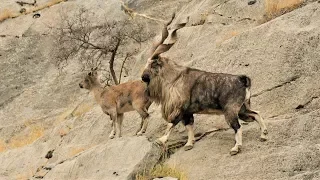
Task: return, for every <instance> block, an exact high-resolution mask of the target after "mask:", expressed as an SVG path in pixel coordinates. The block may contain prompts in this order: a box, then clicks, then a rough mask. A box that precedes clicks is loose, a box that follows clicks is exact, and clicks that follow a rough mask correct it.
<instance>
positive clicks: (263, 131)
mask: <svg viewBox="0 0 320 180" xmlns="http://www.w3.org/2000/svg"><path fill="white" fill-rule="evenodd" d="M249 111H250V112H248V113H247V114H248V116H250V117H253V118H254V120H255V121H257V123H258V124H259V126H260V131H261V135H260V140H261V141H266V140H268V137H267V134H268V130H267V127H266V125H265V123H264V120H263V118H262V117H261V116H260V114H259V112H257V111H253V110H249Z"/></svg>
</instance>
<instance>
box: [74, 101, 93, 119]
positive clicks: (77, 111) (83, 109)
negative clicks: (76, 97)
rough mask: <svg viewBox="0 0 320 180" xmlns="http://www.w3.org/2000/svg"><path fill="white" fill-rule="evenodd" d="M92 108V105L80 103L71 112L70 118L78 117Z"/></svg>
mask: <svg viewBox="0 0 320 180" xmlns="http://www.w3.org/2000/svg"><path fill="white" fill-rule="evenodd" d="M92 108H93V104H92V103H81V104H80V105H79V106H78V107H77V108H76V109H75V110H74V111H73V112H72V116H75V117H79V116H81V115H83V114H85V113H86V112H88V111H90V110H91V109H92Z"/></svg>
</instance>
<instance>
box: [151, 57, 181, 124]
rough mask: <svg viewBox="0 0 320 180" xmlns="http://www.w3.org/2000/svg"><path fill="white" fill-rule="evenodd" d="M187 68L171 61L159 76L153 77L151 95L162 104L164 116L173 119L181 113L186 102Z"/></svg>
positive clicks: (156, 101) (168, 119)
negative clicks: (185, 74)
mask: <svg viewBox="0 0 320 180" xmlns="http://www.w3.org/2000/svg"><path fill="white" fill-rule="evenodd" d="M186 69H187V68H186V67H184V66H181V65H178V64H176V63H175V62H170V64H169V63H168V64H166V66H164V67H163V68H162V70H161V71H162V72H160V75H158V76H157V77H154V78H153V79H151V81H150V84H149V93H150V97H151V98H152V99H153V101H154V102H155V103H157V104H161V107H162V116H163V117H164V118H165V119H166V120H167V121H169V122H170V121H172V120H173V119H174V118H176V116H178V115H179V114H180V110H181V108H182V106H183V104H184V103H185V101H186V100H187V99H186V97H187V96H186V95H185V91H184V77H183V76H184V72H185V70H186Z"/></svg>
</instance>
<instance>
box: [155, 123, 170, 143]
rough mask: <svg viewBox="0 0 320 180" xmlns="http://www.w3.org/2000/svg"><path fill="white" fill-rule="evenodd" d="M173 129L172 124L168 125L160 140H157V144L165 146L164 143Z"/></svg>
mask: <svg viewBox="0 0 320 180" xmlns="http://www.w3.org/2000/svg"><path fill="white" fill-rule="evenodd" d="M173 127H174V124H173V123H168V125H167V129H166V131H165V133H164V135H163V136H162V137H160V138H159V139H158V140H157V142H159V143H161V144H165V143H166V142H167V141H168V138H169V135H170V133H171V131H172V129H173Z"/></svg>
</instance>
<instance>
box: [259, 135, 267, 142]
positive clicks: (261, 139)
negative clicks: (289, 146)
mask: <svg viewBox="0 0 320 180" xmlns="http://www.w3.org/2000/svg"><path fill="white" fill-rule="evenodd" d="M267 140H268V138H267V137H266V136H262V137H260V141H261V142H265V141H267Z"/></svg>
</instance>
